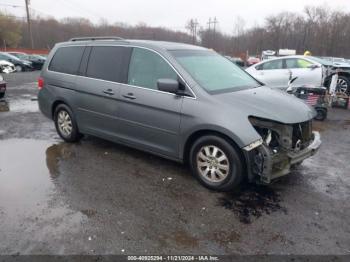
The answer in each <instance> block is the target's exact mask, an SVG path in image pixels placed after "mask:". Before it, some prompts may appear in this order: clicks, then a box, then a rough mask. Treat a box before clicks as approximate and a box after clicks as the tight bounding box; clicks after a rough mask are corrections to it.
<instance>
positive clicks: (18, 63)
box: [0, 52, 33, 72]
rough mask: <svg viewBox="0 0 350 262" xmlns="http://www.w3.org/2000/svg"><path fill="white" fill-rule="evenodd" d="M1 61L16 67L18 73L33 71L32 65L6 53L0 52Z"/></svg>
mask: <svg viewBox="0 0 350 262" xmlns="http://www.w3.org/2000/svg"><path fill="white" fill-rule="evenodd" d="M0 60H6V61H8V62H10V63H12V64H14V65H15V69H16V71H17V72H22V71H31V70H33V66H32V63H31V62H29V61H26V60H21V59H19V58H17V57H16V56H13V55H10V54H8V53H6V52H0Z"/></svg>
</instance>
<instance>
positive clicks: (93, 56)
mask: <svg viewBox="0 0 350 262" xmlns="http://www.w3.org/2000/svg"><path fill="white" fill-rule="evenodd" d="M130 52H131V49H130V48H128V47H123V46H95V47H93V48H92V51H91V53H90V58H89V63H88V68H87V71H86V76H88V77H91V78H97V79H102V80H107V81H112V82H124V81H125V79H124V78H125V77H126V75H127V66H126V64H127V62H126V61H125V59H126V58H128V55H129V54H130Z"/></svg>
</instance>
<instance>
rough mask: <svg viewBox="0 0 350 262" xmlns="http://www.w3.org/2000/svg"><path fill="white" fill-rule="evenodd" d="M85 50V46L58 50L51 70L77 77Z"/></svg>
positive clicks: (51, 63) (52, 61)
mask: <svg viewBox="0 0 350 262" xmlns="http://www.w3.org/2000/svg"><path fill="white" fill-rule="evenodd" d="M84 48H85V47H83V46H68V47H61V48H59V49H57V51H56V53H55V54H54V56H53V58H52V60H51V62H50V65H49V70H50V71H55V72H60V73H65V74H71V75H75V74H76V73H77V72H78V68H79V65H80V61H81V58H82V56H83V53H84Z"/></svg>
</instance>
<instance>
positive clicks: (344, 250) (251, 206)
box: [0, 72, 350, 255]
mask: <svg viewBox="0 0 350 262" xmlns="http://www.w3.org/2000/svg"><path fill="white" fill-rule="evenodd" d="M38 74H39V73H38V72H29V73H16V74H11V75H6V76H5V79H6V80H7V81H8V82H9V87H8V93H7V97H6V101H2V102H0V221H1V223H0V236H1V238H0V254H135V253H137V254H335V255H336V254H350V223H349V217H350V209H349V199H350V197H349V195H350V172H349V159H350V150H349V148H350V136H349V134H350V132H349V130H350V111H349V110H341V109H332V110H330V113H329V118H328V119H327V120H326V121H325V122H316V123H315V128H316V129H318V130H319V131H321V135H322V140H323V145H322V148H321V149H320V151H319V153H318V154H317V155H316V156H314V157H313V158H311V159H308V160H306V161H304V163H303V164H302V165H301V166H300V167H299V168H298V169H297V170H295V171H294V172H293V173H292V174H290V175H289V176H286V177H285V178H283V179H281V180H280V181H278V182H276V183H275V184H273V185H271V186H268V187H266V186H255V185H243V186H242V188H241V189H240V190H238V191H236V192H232V193H217V192H211V191H208V190H207V189H205V188H203V187H202V186H200V185H199V184H198V183H197V182H196V180H195V179H194V178H192V177H191V175H190V172H189V170H188V168H186V167H184V166H182V165H180V164H177V163H173V162H170V161H168V160H164V159H161V158H158V157H156V156H152V155H149V154H146V153H143V152H140V151H137V150H133V149H130V148H126V147H123V146H120V145H117V144H113V143H110V142H107V141H103V140H101V139H98V138H94V137H85V138H84V139H83V140H82V141H81V142H79V143H78V144H67V143H64V142H62V141H61V140H60V139H59V137H58V136H57V134H56V132H55V130H54V125H53V123H52V122H51V121H50V120H49V119H47V118H45V117H44V116H43V115H41V113H40V112H39V111H38V106H37V101H36V94H37V88H36V84H35V82H36V79H37V77H38Z"/></svg>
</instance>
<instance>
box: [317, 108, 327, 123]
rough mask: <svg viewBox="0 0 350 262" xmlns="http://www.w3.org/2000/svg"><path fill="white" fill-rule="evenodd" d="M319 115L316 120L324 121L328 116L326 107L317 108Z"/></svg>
mask: <svg viewBox="0 0 350 262" xmlns="http://www.w3.org/2000/svg"><path fill="white" fill-rule="evenodd" d="M315 110H316V113H317V115H316V116H315V120H318V121H324V120H325V119H326V118H327V109H325V108H315Z"/></svg>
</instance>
